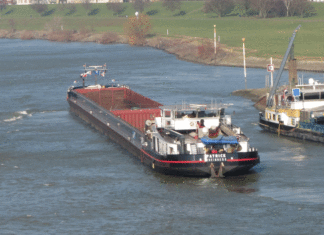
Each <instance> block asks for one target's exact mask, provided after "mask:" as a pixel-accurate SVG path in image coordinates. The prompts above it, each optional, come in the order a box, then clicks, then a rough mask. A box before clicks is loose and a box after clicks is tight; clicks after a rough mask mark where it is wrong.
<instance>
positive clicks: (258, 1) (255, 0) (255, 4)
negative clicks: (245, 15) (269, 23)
mask: <svg viewBox="0 0 324 235" xmlns="http://www.w3.org/2000/svg"><path fill="white" fill-rule="evenodd" d="M273 3H274V2H273V1H272V0H251V8H252V9H254V10H257V11H258V12H259V17H261V18H266V17H267V15H268V13H269V11H270V10H271V8H272V7H273Z"/></svg>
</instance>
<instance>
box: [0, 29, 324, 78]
mask: <svg viewBox="0 0 324 235" xmlns="http://www.w3.org/2000/svg"><path fill="white" fill-rule="evenodd" d="M0 38H12V39H22V40H31V39H41V40H50V41H58V42H95V43H101V44H112V43H122V44H127V43H128V38H127V37H126V36H125V35H121V34H116V33H112V32H106V33H92V32H89V31H86V30H84V31H82V30H81V31H68V30H62V31H54V32H52V31H28V30H23V31H16V30H0ZM213 45H214V44H213V41H212V40H210V39H205V38H197V37H184V36H178V37H160V36H154V37H151V38H147V39H146V42H145V43H144V44H143V45H141V46H150V47H154V48H157V49H160V50H164V51H166V52H168V53H171V54H174V55H176V56H177V58H178V59H180V60H186V61H190V62H193V63H201V64H206V65H211V66H234V67H243V56H242V48H239V47H235V48H234V47H228V46H226V45H224V44H220V43H218V44H217V51H216V56H215V53H214V46H213ZM252 51H253V50H251V49H246V67H248V68H264V69H266V68H267V65H268V64H269V63H270V61H269V58H261V57H253V56H249V52H252ZM282 56H283V55H282ZM296 59H297V68H298V70H299V71H313V72H324V61H322V60H321V58H307V57H296ZM273 64H274V65H275V68H279V67H280V64H281V59H273Z"/></svg>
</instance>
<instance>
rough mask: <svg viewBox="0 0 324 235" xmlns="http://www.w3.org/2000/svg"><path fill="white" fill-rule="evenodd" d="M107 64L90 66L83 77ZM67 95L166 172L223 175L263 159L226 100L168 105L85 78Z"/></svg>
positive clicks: (80, 111) (86, 116) (78, 109)
mask: <svg viewBox="0 0 324 235" xmlns="http://www.w3.org/2000/svg"><path fill="white" fill-rule="evenodd" d="M105 69H106V68H105V67H102V68H100V67H99V68H98V66H95V67H91V66H89V67H86V66H85V73H84V74H82V75H81V77H83V76H86V75H87V74H89V72H90V73H91V72H92V73H96V74H99V73H100V71H105ZM98 72H99V73H98ZM67 101H68V103H69V105H70V110H71V111H72V112H73V113H74V114H76V115H77V116H79V117H80V118H82V119H83V120H85V121H86V122H88V123H90V124H91V125H92V126H94V127H95V128H96V129H97V130H99V131H101V132H103V133H104V134H105V135H107V136H109V138H111V139H112V140H114V141H115V142H116V143H118V144H119V145H121V146H122V147H124V148H125V149H127V150H128V151H129V152H130V153H132V154H133V155H135V156H136V157H138V158H139V159H140V161H141V162H142V163H143V164H144V165H147V166H149V167H150V168H152V169H153V170H155V171H158V172H161V173H163V174H171V175H181V176H199V177H200V176H201V177H210V176H212V177H217V176H219V177H223V176H227V175H233V174H240V173H246V172H247V171H249V170H250V169H251V168H252V167H254V166H255V165H257V164H258V163H259V162H260V158H259V155H258V151H257V149H256V148H253V147H251V146H250V144H249V139H248V138H247V137H246V136H245V135H244V134H243V132H242V131H241V128H240V127H237V126H235V125H233V124H232V123H231V116H230V115H226V114H225V108H226V107H227V105H225V104H184V103H183V104H181V105H171V106H164V105H162V104H160V103H159V102H156V101H154V100H152V99H150V98H147V97H145V96H143V95H141V94H138V93H136V92H135V91H133V90H131V89H130V88H129V87H128V86H123V85H117V84H114V83H112V84H108V85H105V86H103V85H99V84H95V85H90V86H86V85H85V83H84V82H83V85H82V86H79V87H73V86H72V87H70V88H69V89H68V92H67Z"/></svg>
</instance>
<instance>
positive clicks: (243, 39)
mask: <svg viewBox="0 0 324 235" xmlns="http://www.w3.org/2000/svg"><path fill="white" fill-rule="evenodd" d="M242 41H243V66H244V78H245V90H246V89H247V85H246V65H245V45H244V42H245V38H242Z"/></svg>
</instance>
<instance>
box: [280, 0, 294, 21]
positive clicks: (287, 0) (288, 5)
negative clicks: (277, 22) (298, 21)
mask: <svg viewBox="0 0 324 235" xmlns="http://www.w3.org/2000/svg"><path fill="white" fill-rule="evenodd" d="M282 1H283V3H284V4H285V7H286V9H287V15H286V16H287V17H288V16H289V7H290V4H291V2H292V1H293V0H282Z"/></svg>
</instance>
